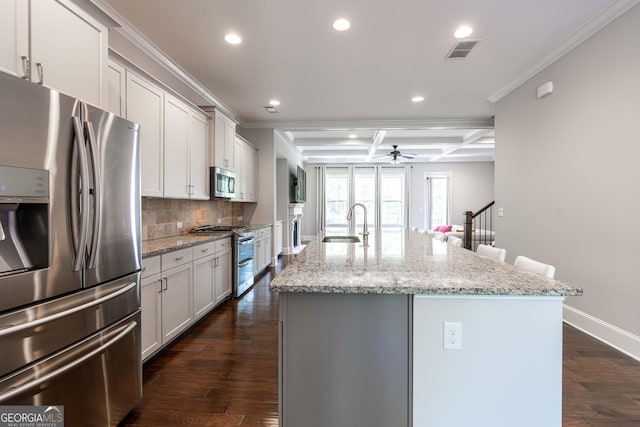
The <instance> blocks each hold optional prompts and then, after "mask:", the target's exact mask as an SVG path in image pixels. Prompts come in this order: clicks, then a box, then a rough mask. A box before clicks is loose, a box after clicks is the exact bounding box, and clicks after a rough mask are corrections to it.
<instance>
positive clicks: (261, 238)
mask: <svg viewBox="0 0 640 427" xmlns="http://www.w3.org/2000/svg"><path fill="white" fill-rule="evenodd" d="M271 229H272V227H271V226H268V227H264V228H261V229H259V230H256V233H255V260H254V263H253V274H254V276H255V275H256V274H258V273H260V272H261V271H262V270H264V269H265V268H267V267H268V266H269V264H271Z"/></svg>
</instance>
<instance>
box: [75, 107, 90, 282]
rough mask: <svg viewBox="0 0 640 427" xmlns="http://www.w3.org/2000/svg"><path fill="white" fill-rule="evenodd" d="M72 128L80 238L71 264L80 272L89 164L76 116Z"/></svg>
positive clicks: (86, 230) (86, 221) (86, 228)
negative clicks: (76, 169) (78, 191)
mask: <svg viewBox="0 0 640 427" xmlns="http://www.w3.org/2000/svg"><path fill="white" fill-rule="evenodd" d="M73 128H74V130H75V142H76V146H77V147H78V159H79V160H80V237H79V239H78V241H77V242H76V260H75V262H74V263H73V271H80V269H81V268H82V261H83V260H84V253H85V251H86V250H87V235H88V233H89V164H88V161H87V149H86V147H85V140H84V132H83V129H82V124H81V123H80V118H78V117H76V116H74V117H73ZM71 197H75V194H72V195H71Z"/></svg>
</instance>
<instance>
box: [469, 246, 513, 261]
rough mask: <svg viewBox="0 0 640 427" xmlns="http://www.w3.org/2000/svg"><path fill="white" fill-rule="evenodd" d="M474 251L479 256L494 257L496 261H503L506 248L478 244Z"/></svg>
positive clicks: (505, 255)
mask: <svg viewBox="0 0 640 427" xmlns="http://www.w3.org/2000/svg"><path fill="white" fill-rule="evenodd" d="M476 253H477V254H478V255H480V256H483V257H487V258H491V259H495V260H496V261H500V262H504V259H505V258H506V257H507V250H506V249H500V248H494V247H493V246H489V245H483V244H479V245H478V249H476Z"/></svg>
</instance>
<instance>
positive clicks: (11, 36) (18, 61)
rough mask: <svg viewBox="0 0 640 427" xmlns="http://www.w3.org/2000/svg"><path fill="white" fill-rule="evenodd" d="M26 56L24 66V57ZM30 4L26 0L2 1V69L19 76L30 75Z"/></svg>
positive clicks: (0, 4)
mask: <svg viewBox="0 0 640 427" xmlns="http://www.w3.org/2000/svg"><path fill="white" fill-rule="evenodd" d="M23 56H24V57H25V62H24V66H23V60H22V57H23ZM28 57H29V4H28V2H27V1H24V0H2V1H1V2H0V70H2V71H4V72H7V73H10V74H13V75H15V76H18V77H27V78H28V77H29V76H28V74H27V70H26V66H27V63H26V58H28Z"/></svg>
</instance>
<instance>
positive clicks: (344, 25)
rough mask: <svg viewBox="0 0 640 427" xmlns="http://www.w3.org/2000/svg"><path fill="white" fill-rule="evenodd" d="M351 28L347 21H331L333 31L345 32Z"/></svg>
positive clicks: (342, 19) (340, 19)
mask: <svg viewBox="0 0 640 427" xmlns="http://www.w3.org/2000/svg"><path fill="white" fill-rule="evenodd" d="M349 27H351V22H349V21H348V20H347V19H344V18H339V19H336V20H335V21H333V29H334V30H336V31H346V30H348V29H349Z"/></svg>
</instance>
